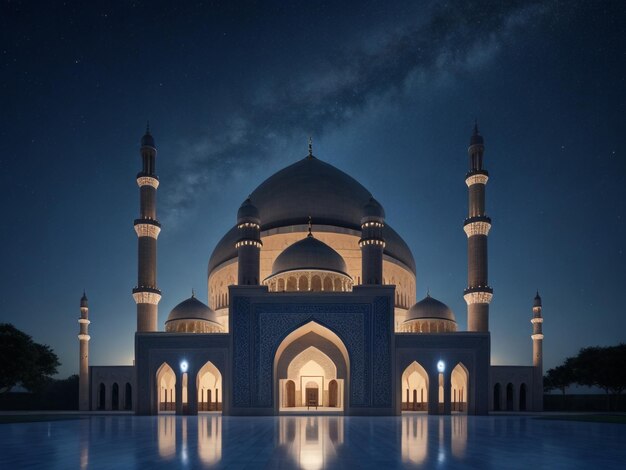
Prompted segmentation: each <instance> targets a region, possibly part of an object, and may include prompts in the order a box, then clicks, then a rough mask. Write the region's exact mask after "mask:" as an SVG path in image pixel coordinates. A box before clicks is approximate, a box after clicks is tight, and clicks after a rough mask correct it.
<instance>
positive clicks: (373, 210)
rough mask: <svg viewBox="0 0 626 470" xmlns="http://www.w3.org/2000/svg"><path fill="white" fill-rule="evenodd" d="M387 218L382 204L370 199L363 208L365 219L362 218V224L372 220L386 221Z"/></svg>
mask: <svg viewBox="0 0 626 470" xmlns="http://www.w3.org/2000/svg"><path fill="white" fill-rule="evenodd" d="M384 218H385V209H383V206H381V205H380V203H379V202H378V201H377V200H376V199H374V198H373V197H370V200H369V201H367V204H365V206H363V217H362V218H361V221H362V223H363V222H367V221H368V220H372V219H384Z"/></svg>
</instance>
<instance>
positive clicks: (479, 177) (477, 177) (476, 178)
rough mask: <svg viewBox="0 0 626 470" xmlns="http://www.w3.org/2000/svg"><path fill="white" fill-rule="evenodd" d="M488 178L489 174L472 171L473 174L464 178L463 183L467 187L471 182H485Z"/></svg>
mask: <svg viewBox="0 0 626 470" xmlns="http://www.w3.org/2000/svg"><path fill="white" fill-rule="evenodd" d="M488 180H489V176H487V175H485V174H482V173H474V174H473V175H470V176H468V177H467V178H466V179H465V184H466V185H467V187H468V188H469V187H470V186H472V185H473V184H487V181H488Z"/></svg>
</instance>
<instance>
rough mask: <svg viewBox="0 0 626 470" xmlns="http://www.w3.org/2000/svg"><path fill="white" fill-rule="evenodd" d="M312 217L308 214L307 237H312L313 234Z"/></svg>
mask: <svg viewBox="0 0 626 470" xmlns="http://www.w3.org/2000/svg"><path fill="white" fill-rule="evenodd" d="M312 229H313V219H312V217H311V216H309V234H308V235H307V237H312V236H313V230H312Z"/></svg>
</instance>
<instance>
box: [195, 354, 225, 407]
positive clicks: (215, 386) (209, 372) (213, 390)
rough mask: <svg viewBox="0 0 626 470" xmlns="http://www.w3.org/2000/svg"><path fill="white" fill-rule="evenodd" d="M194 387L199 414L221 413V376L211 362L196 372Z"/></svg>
mask: <svg viewBox="0 0 626 470" xmlns="http://www.w3.org/2000/svg"><path fill="white" fill-rule="evenodd" d="M196 387H197V390H198V411H199V412H202V411H222V374H221V372H220V371H219V369H218V368H217V367H215V365H214V364H213V363H212V362H211V361H207V362H206V364H204V365H203V366H202V368H201V369H200V370H199V371H198V375H197V377H196Z"/></svg>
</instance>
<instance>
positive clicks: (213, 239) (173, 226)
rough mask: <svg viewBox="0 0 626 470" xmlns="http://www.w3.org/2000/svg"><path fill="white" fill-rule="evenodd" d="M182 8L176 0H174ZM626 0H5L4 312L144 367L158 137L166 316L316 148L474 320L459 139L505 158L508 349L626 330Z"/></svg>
mask: <svg viewBox="0 0 626 470" xmlns="http://www.w3.org/2000/svg"><path fill="white" fill-rule="evenodd" d="M183 3H184V5H182V4H183ZM625 23H626V4H625V3H624V2H622V1H615V2H596V1H587V2H575V1H563V2H556V1H545V2H515V1H505V2H503V1H493V2H485V1H483V2H468V1H459V2H455V1H448V2H445V3H444V2H416V1H407V2H388V1H359V2H355V3H354V4H352V5H351V4H348V3H344V2H336V1H332V2H318V1H312V2H311V1H309V2H285V1H277V2H240V3H236V2H230V1H229V2H226V1H225V2H206V3H204V4H202V3H201V2H195V3H192V2H171V3H163V2H157V1H146V2H140V1H134V2H131V1H121V0H120V1H110V2H97V1H96V2H53V1H50V2H13V1H10V2H6V1H3V2H2V7H1V8H0V38H1V39H0V201H1V202H0V203H1V209H2V229H1V230H0V255H1V256H0V283H1V284H0V285H1V286H2V288H1V291H0V294H1V295H0V321H1V322H11V323H13V324H15V326H16V327H18V328H20V329H22V330H24V331H26V332H27V333H29V334H31V335H32V336H33V337H34V339H35V340H36V341H38V342H43V343H47V344H49V345H51V346H52V348H53V349H54V350H55V351H56V352H57V353H58V355H59V356H60V360H61V362H62V366H61V368H60V370H59V376H60V377H65V376H67V375H69V374H73V373H77V371H78V340H77V338H76V335H77V333H78V323H77V318H78V314H79V310H78V306H79V299H80V297H81V295H82V291H83V288H85V289H86V290H87V295H88V297H89V301H90V319H91V321H92V323H91V325H90V334H91V338H92V339H91V342H90V347H91V351H90V352H91V364H92V365H108V364H130V363H131V361H132V358H133V348H134V343H133V337H134V331H135V325H136V313H135V312H136V310H135V303H134V301H133V299H132V296H131V289H132V287H133V286H135V284H136V281H137V262H136V258H137V238H136V235H135V232H134V230H133V220H134V219H135V218H136V217H137V216H138V206H139V195H138V188H137V184H136V182H135V176H136V174H137V172H138V171H139V170H140V168H141V161H140V157H139V140H140V138H141V136H142V134H143V132H144V130H145V126H146V121H147V120H149V121H150V126H151V128H152V131H153V135H154V137H155V140H156V144H157V147H158V155H157V173H158V175H159V177H160V180H161V186H160V187H159V191H158V198H159V199H158V217H159V219H160V220H161V222H162V224H163V231H162V232H161V235H160V237H159V272H158V279H159V281H158V284H159V287H160V288H161V289H162V291H163V300H162V301H161V303H160V306H159V327H160V328H161V329H163V324H164V321H165V319H166V318H167V315H168V312H169V311H170V310H171V308H172V307H173V306H174V305H176V304H177V303H178V302H180V301H181V300H183V299H185V298H187V297H189V295H190V293H191V289H192V288H195V290H196V292H197V293H198V296H199V297H200V298H201V300H203V301H205V302H206V301H207V291H206V289H207V285H206V280H207V263H208V259H209V256H210V254H211V252H212V250H213V248H214V246H215V244H216V243H217V241H218V240H219V239H220V238H221V236H222V235H223V234H224V233H225V232H226V231H227V230H228V229H229V228H230V227H231V226H232V225H233V224H234V223H235V216H236V211H237V208H238V206H239V205H240V204H241V202H242V201H243V200H244V199H245V197H246V196H247V195H248V194H249V193H250V192H251V191H252V190H253V189H254V188H255V187H256V186H257V185H258V184H259V183H261V182H262V181H263V180H264V179H266V178H267V177H269V176H270V175H272V174H273V173H274V172H275V171H277V170H279V169H280V168H282V167H284V166H287V165H289V164H291V163H293V162H295V161H297V160H298V159H300V158H303V157H304V156H305V155H306V153H307V140H308V136H309V135H312V136H313V141H314V144H313V145H314V153H315V155H316V156H318V157H319V158H320V159H322V160H324V161H327V162H329V163H331V164H333V165H335V166H336V167H338V168H339V169H341V170H343V171H345V172H347V173H349V174H350V175H352V176H353V177H354V178H356V179H357V180H358V181H360V182H361V183H362V184H363V185H364V186H365V187H367V188H368V189H369V190H370V191H371V192H372V193H373V195H374V196H375V197H376V198H377V199H378V200H379V201H380V202H381V203H382V204H383V205H384V207H385V210H386V213H387V221H388V222H389V224H390V225H392V226H393V227H394V228H395V229H396V230H397V231H398V233H399V234H400V235H401V236H402V237H403V238H404V239H405V240H406V242H407V243H408V245H409V246H410V248H411V250H412V251H413V254H414V257H415V261H416V265H417V290H418V297H419V298H422V297H423V296H424V295H425V294H426V290H427V288H430V293H431V295H433V296H434V297H436V298H438V299H440V300H442V301H444V302H446V303H447V304H448V305H450V307H451V308H452V309H453V310H454V312H455V313H456V317H457V321H458V322H459V328H460V329H462V330H463V329H465V328H466V323H467V315H466V306H465V302H464V301H463V298H462V292H463V289H464V288H465V286H466V281H467V274H466V269H467V268H466V236H465V233H464V232H463V229H462V224H463V220H464V218H465V217H466V216H467V187H466V186H465V183H464V179H465V173H466V171H467V165H468V163H467V161H468V159H467V153H466V151H467V146H468V143H469V137H470V134H471V129H472V126H473V123H474V118H475V117H476V118H478V123H479V127H480V129H481V132H482V134H483V136H484V138H485V145H486V151H485V166H486V168H487V170H488V171H489V173H490V180H489V184H488V186H487V213H488V214H489V215H490V216H491V218H492V220H493V227H492V230H491V232H490V234H489V250H490V256H489V262H490V276H489V277H490V284H491V285H492V286H493V288H494V300H493V303H492V304H491V318H490V328H491V332H492V363H494V364H520V365H528V364H531V346H532V345H531V339H530V334H531V324H530V321H529V320H530V317H531V306H532V300H533V297H534V295H535V290H536V289H537V288H538V289H539V290H540V292H541V294H542V297H543V301H544V317H545V323H544V333H545V341H544V352H545V356H544V357H545V359H544V364H545V366H546V367H553V366H555V365H556V364H558V363H560V362H561V361H562V360H563V358H564V357H566V356H568V355H572V354H575V353H576V352H577V350H578V349H579V348H581V347H583V346H588V345H608V344H615V343H617V342H619V341H624V340H625V339H626V334H625V333H624V332H625V331H626V309H625V308H624V300H623V296H624V290H625V287H626V256H625V253H624V251H625V250H626V246H625V242H626V127H625V121H624V116H625V115H626V86H625V85H626V83H625V77H626V66H625V65H624V64H626V39H625V38H626V35H625V34H624V32H623V25H624V24H625Z"/></svg>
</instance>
